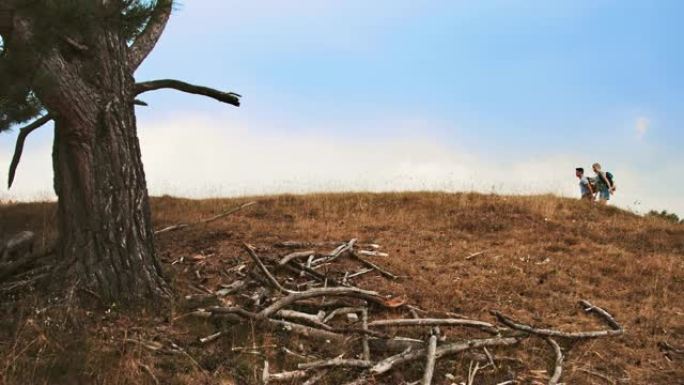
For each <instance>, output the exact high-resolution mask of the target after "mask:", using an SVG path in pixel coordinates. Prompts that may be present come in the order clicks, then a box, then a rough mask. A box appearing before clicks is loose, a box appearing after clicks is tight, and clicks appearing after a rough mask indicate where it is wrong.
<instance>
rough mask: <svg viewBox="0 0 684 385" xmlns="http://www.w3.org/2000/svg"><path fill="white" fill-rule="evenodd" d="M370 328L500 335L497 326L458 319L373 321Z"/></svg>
mask: <svg viewBox="0 0 684 385" xmlns="http://www.w3.org/2000/svg"><path fill="white" fill-rule="evenodd" d="M368 326H369V327H380V326H465V327H473V328H477V329H481V330H484V331H486V332H488V333H492V334H498V333H499V330H498V329H497V328H496V326H494V325H492V324H490V323H489V322H484V321H475V320H469V319H458V318H412V319H401V318H400V319H385V320H376V321H372V322H370V323H369V324H368Z"/></svg>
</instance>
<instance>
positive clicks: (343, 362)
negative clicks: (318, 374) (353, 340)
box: [297, 357, 373, 370]
mask: <svg viewBox="0 0 684 385" xmlns="http://www.w3.org/2000/svg"><path fill="white" fill-rule="evenodd" d="M371 366H373V363H372V362H370V361H368V360H356V359H344V358H340V357H338V358H333V359H330V360H321V361H313V362H305V363H301V364H298V365H297V368H299V369H305V370H308V369H320V368H330V367H346V368H362V369H366V368H370V367H371Z"/></svg>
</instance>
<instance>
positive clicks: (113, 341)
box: [0, 193, 684, 384]
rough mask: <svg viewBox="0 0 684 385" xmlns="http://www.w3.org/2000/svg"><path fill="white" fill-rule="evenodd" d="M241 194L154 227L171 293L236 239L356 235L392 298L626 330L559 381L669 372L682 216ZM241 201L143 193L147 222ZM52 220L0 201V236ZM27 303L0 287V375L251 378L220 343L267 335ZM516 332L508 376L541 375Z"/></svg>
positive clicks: (232, 257) (675, 359)
mask: <svg viewBox="0 0 684 385" xmlns="http://www.w3.org/2000/svg"><path fill="white" fill-rule="evenodd" d="M254 200H256V201H258V204H256V205H254V206H251V207H249V208H246V209H244V210H242V211H239V212H237V213H235V214H234V215H231V216H229V217H226V218H224V219H221V220H218V221H215V222H212V223H209V224H206V225H201V226H194V227H190V228H188V229H185V230H180V231H175V232H169V233H164V234H159V235H158V237H157V247H158V251H159V256H160V257H161V259H162V260H163V262H164V267H165V269H166V271H167V272H168V275H169V277H170V278H171V279H172V280H173V284H174V287H175V289H176V290H177V292H178V294H179V298H181V297H183V296H185V295H188V294H196V293H197V292H198V290H201V289H202V288H209V289H210V290H215V289H216V288H218V287H219V285H220V284H222V283H223V284H228V283H230V282H229V279H228V276H227V275H226V273H225V272H226V269H227V268H228V267H232V266H235V265H236V263H238V261H245V262H246V261H249V259H248V257H247V256H246V255H245V252H244V250H243V249H242V247H241V244H242V242H248V243H250V244H253V245H256V246H259V247H263V248H268V247H270V246H272V245H274V244H275V243H277V242H281V241H286V240H296V241H312V242H313V241H336V242H340V241H346V240H349V239H351V238H358V239H359V242H365V243H377V244H380V245H382V251H385V252H387V253H389V257H377V258H376V259H374V261H375V262H377V263H379V264H382V266H383V267H385V268H386V269H387V270H389V271H391V272H393V273H395V274H396V275H399V276H400V277H401V278H400V279H398V280H387V279H384V278H383V277H381V276H376V275H367V276H363V277H361V278H359V279H358V280H357V281H355V282H356V284H357V285H358V286H359V287H362V288H370V289H373V290H376V291H379V292H381V293H391V294H395V295H398V296H403V297H404V298H406V300H407V301H408V302H409V303H412V304H414V305H416V306H418V307H419V308H422V309H432V310H435V311H443V312H452V313H458V314H462V315H465V316H467V317H469V318H475V319H482V320H488V321H492V322H494V317H493V316H492V315H490V313H489V311H490V310H492V309H497V310H500V311H502V312H503V313H505V314H508V315H511V316H513V317H515V318H516V319H518V320H525V321H526V322H527V323H530V324H534V325H537V326H546V327H553V328H558V329H562V330H578V329H597V328H600V327H601V324H600V323H599V322H597V321H596V320H595V319H593V318H591V317H587V316H586V315H584V314H582V313H583V312H582V310H581V309H580V308H579V307H578V306H577V302H578V301H579V300H580V299H588V300H590V301H591V302H592V303H594V304H595V305H598V306H601V307H603V308H605V309H607V310H609V311H610V312H611V313H612V314H613V316H615V318H616V319H617V320H619V321H620V322H621V323H622V324H623V325H624V327H625V330H626V333H625V334H624V335H623V336H620V337H616V338H607V339H596V340H589V341H585V342H581V343H576V344H571V345H566V346H564V351H565V353H566V362H565V366H564V368H565V370H564V373H563V378H562V382H564V383H566V384H611V383H614V384H618V383H624V384H683V383H684V359H683V355H682V352H681V351H679V352H677V351H676V350H677V349H682V347H684V295H683V294H682V293H684V225H681V224H673V223H669V222H667V221H665V220H661V219H658V218H644V217H640V216H637V215H634V214H632V213H629V212H625V211H622V210H619V209H616V208H612V207H596V206H591V205H587V204H586V203H585V202H580V201H576V200H569V199H562V198H556V197H553V196H526V197H517V196H516V197H511V196H496V195H480V194H446V193H386V194H370V193H358V194H357V193H347V194H315V195H304V196H291V195H283V196H268V197H257V198H254ZM245 201H247V200H246V199H212V200H202V201H197V200H187V199H176V198H172V197H161V198H155V199H153V217H154V223H155V227H156V228H162V227H165V226H169V225H173V224H177V223H187V222H193V221H196V220H199V219H201V218H206V217H210V216H212V215H215V214H218V213H220V212H222V211H225V210H226V209H228V208H230V207H233V206H236V205H238V204H240V203H243V202H245ZM54 224H55V207H54V205H53V204H51V203H32V204H23V203H22V204H12V205H4V206H0V234H10V233H13V232H16V231H20V230H24V229H31V230H33V231H35V232H36V233H37V234H38V238H39V242H41V243H44V244H48V243H49V242H50V240H51V239H52V238H54ZM269 250H270V249H269ZM269 252H272V253H280V255H284V253H286V251H278V250H270V251H269ZM193 256H200V257H201V259H202V263H201V264H200V265H199V267H198V266H197V264H189V263H187V261H188V259H189V258H192V257H193ZM181 257H184V258H183V259H182V260H181ZM468 257H470V258H468ZM198 288H199V289H198ZM41 300H44V299H36V298H33V297H31V294H26V295H25V298H21V300H20V301H18V302H17V301H16V298H15V299H14V300H13V301H11V300H10V299H7V298H5V299H4V302H5V304H4V305H3V307H4V309H3V311H4V312H5V314H6V315H4V316H3V319H2V325H0V357H4V358H3V359H2V360H0V378H2V379H3V380H0V383H5V384H27V383H36V384H47V383H51V384H52V383H65V384H66V383H79V382H80V383H101V384H134V383H136V384H137V383H149V384H154V383H163V384H205V383H206V384H214V383H217V384H231V383H245V382H248V383H249V382H251V383H255V382H256V381H257V378H258V374H257V371H259V370H260V366H261V365H262V363H263V358H262V357H261V356H259V355H255V354H248V353H245V352H244V351H242V350H239V349H238V350H235V348H236V347H240V346H243V347H244V346H246V345H250V346H251V345H252V344H254V343H255V340H254V338H256V339H257V340H258V341H259V345H264V346H266V347H265V348H264V349H262V351H261V353H264V352H265V353H266V354H268V355H271V354H276V353H277V352H275V351H274V349H271V350H269V349H270V348H269V347H268V346H270V345H269V344H270V343H272V342H273V341H271V340H269V339H268V338H266V339H263V338H261V339H260V338H259V337H255V333H256V332H258V331H256V332H255V331H254V330H249V329H244V328H243V329H241V328H235V329H233V330H234V331H233V332H232V334H231V335H230V336H229V337H226V338H224V339H222V340H221V341H219V342H218V343H216V344H209V345H206V346H205V345H200V344H197V343H196V341H197V339H198V338H200V337H206V336H207V335H208V334H211V331H212V330H214V329H212V328H211V327H210V326H211V325H207V321H196V320H192V321H191V320H188V319H187V318H183V317H180V315H182V314H183V309H182V306H183V305H182V304H181V302H182V301H179V305H178V308H177V309H175V310H174V311H175V313H174V315H173V316H172V317H170V319H166V320H160V319H154V318H149V317H145V316H138V317H132V316H126V315H123V314H119V313H118V312H117V311H116V309H113V310H110V311H109V312H102V314H100V313H98V312H90V313H87V314H86V316H87V318H86V319H87V320H89V321H86V322H84V321H82V317H81V318H79V317H75V316H73V315H69V314H64V313H57V314H59V316H54V317H56V318H54V319H50V318H49V317H47V316H46V315H45V314H50V311H49V310H45V309H43V310H41V309H42V308H41V309H35V308H32V306H38V304H40V303H43V302H41ZM41 306H42V305H41ZM67 313H68V312H67ZM46 317H47V318H46ZM75 319H81V321H78V322H77V323H78V324H75V323H74V322H76V321H74V320H75ZM130 336H136V337H135V338H137V339H140V338H142V337H141V336H146V338H147V339H149V340H154V341H160V340H161V339H164V338H169V339H172V340H173V341H174V343H177V344H178V345H180V346H184V349H185V352H186V353H187V355H184V354H181V355H164V354H159V352H155V351H154V349H152V348H149V347H148V348H145V347H144V346H143V345H142V344H132V343H130V339H131V337H130ZM524 344H525V345H526V346H525V348H524V349H516V350H511V351H510V353H509V354H510V355H515V358H516V359H517V360H519V361H520V363H521V365H519V366H520V367H519V368H518V369H516V373H517V375H518V376H519V378H521V379H523V380H522V382H520V383H534V381H540V382H541V383H545V382H546V379H548V374H545V373H544V372H542V371H546V373H548V372H550V370H551V369H552V365H551V364H552V361H553V359H552V355H551V353H549V352H548V347H546V346H545V345H544V343H542V342H535V341H533V340H529V341H525V342H524ZM666 346H669V347H672V349H670V350H667V348H665V347H666ZM417 370H418V372H417V373H420V370H419V368H418V369H417ZM501 370H503V369H501ZM501 370H500V371H501ZM509 371H510V369H509ZM445 372H448V373H451V374H453V375H454V376H455V378H456V379H455V380H453V382H455V383H460V382H465V381H466V376H467V372H468V361H467V360H466V359H465V358H463V359H459V358H458V357H456V359H455V360H452V361H449V362H448V363H442V364H440V366H438V376H437V377H436V379H435V381H434V383H436V384H442V383H444V384H449V383H451V382H452V381H447V380H446V379H445V377H444V373H445ZM504 374H505V373H497V372H496V371H494V370H492V369H491V368H490V369H488V370H487V371H483V372H481V373H480V374H478V376H477V377H476V379H475V381H474V382H473V384H496V383H498V382H496V381H497V379H501V378H504ZM509 374H510V373H509ZM535 376H536V377H535ZM417 378H419V375H418V377H416V378H413V377H411V378H401V377H400V376H399V377H398V376H393V377H387V378H385V379H384V380H383V381H387V382H386V383H397V384H400V383H402V382H403V381H404V380H405V381H408V382H410V381H413V380H415V379H417ZM502 381H503V380H502ZM293 383H296V382H293Z"/></svg>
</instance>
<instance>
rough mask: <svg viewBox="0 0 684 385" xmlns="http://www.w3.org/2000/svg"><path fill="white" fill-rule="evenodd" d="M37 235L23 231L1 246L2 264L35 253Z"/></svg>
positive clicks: (0, 259) (0, 258) (0, 260)
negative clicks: (16, 257)
mask: <svg viewBox="0 0 684 385" xmlns="http://www.w3.org/2000/svg"><path fill="white" fill-rule="evenodd" d="M35 238H36V235H35V234H34V233H33V232H31V231H21V232H19V233H17V234H16V235H14V236H12V237H10V239H8V240H7V241H5V242H4V243H3V244H1V245H0V262H5V261H7V260H8V259H11V258H13V257H15V256H23V255H25V254H28V253H32V252H33V245H34V242H35Z"/></svg>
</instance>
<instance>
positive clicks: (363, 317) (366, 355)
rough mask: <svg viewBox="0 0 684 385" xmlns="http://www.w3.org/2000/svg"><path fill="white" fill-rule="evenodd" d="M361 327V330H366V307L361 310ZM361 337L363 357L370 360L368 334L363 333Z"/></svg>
mask: <svg viewBox="0 0 684 385" xmlns="http://www.w3.org/2000/svg"><path fill="white" fill-rule="evenodd" d="M361 327H362V328H363V330H366V331H368V309H366V308H363V310H361ZM361 338H362V339H361V341H362V344H363V359H364V360H366V361H370V346H369V345H368V334H364V335H363V336H362V337H361Z"/></svg>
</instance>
